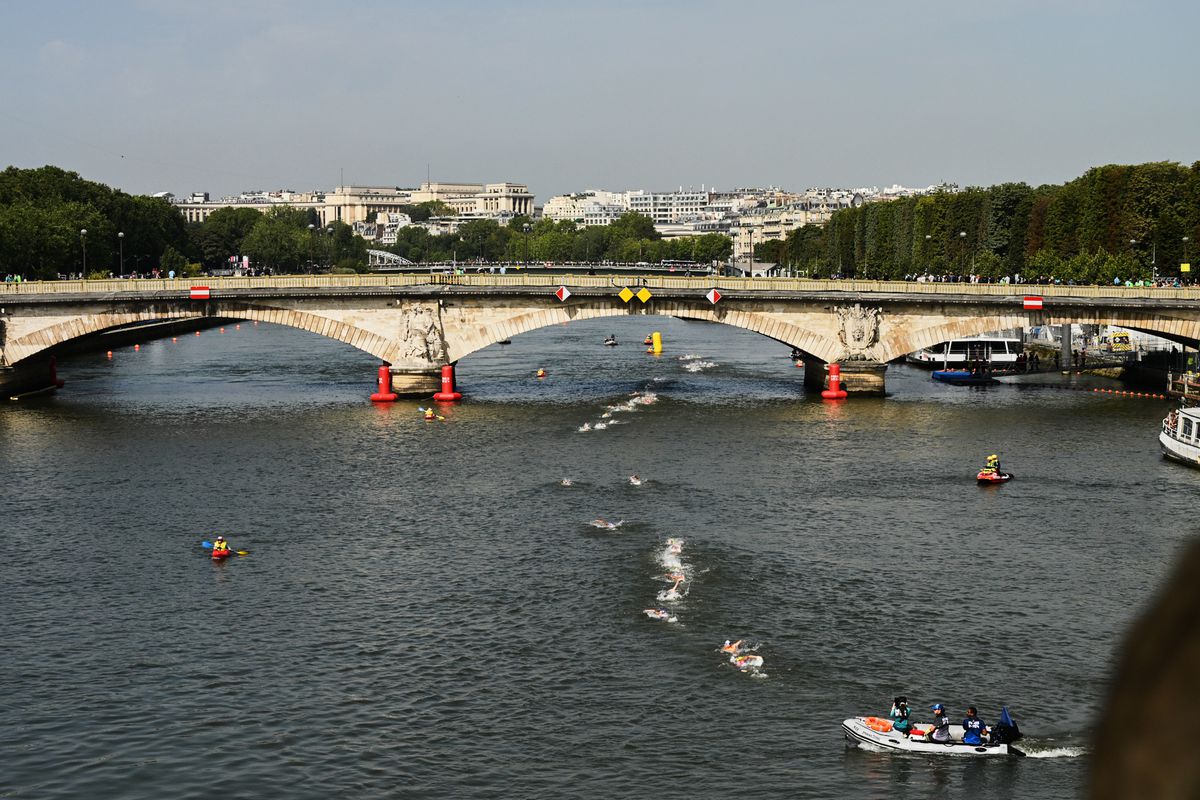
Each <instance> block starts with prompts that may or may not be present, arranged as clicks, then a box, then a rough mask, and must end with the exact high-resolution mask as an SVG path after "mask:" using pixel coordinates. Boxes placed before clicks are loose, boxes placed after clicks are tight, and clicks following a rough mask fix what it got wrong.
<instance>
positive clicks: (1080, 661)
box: [0, 317, 1200, 798]
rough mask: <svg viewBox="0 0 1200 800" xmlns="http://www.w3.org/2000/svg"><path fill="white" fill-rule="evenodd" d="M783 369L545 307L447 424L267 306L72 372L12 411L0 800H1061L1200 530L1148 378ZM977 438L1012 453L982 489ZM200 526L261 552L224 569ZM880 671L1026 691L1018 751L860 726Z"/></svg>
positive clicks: (1191, 477) (680, 332)
mask: <svg viewBox="0 0 1200 800" xmlns="http://www.w3.org/2000/svg"><path fill="white" fill-rule="evenodd" d="M651 329H657V330H660V331H662V332H663V334H664V337H665V340H666V347H667V350H666V353H664V354H663V355H662V356H661V357H658V358H654V357H651V356H648V355H646V354H645V353H644V348H643V347H642V346H641V345H640V341H641V339H642V337H643V336H645V335H646V333H648V332H649V331H650V330H651ZM611 332H615V333H616V334H617V336H618V337H619V338H620V339H621V341H622V345H621V346H620V347H616V348H606V347H603V346H601V340H602V339H603V337H604V336H605V335H606V334H608V333H611ZM682 356H693V357H692V358H687V359H684V358H681V357H682ZM787 356H788V349H787V348H786V347H784V346H782V345H779V344H778V343H775V342H772V341H769V340H767V339H764V338H761V337H758V336H756V335H754V334H749V333H745V332H742V331H738V330H735V329H730V328H726V327H723V326H717V325H709V324H703V323H694V322H684V321H679V320H674V319H663V318H641V317H639V318H629V319H620V320H606V321H593V322H586V323H577V324H573V325H571V326H563V327H554V328H548V329H543V330H540V331H536V332H533V333H529V334H526V335H524V336H521V337H519V338H517V339H515V340H514V341H513V342H512V344H511V345H509V346H499V345H497V346H494V347H491V348H488V349H487V350H485V351H482V352H480V353H478V354H475V355H473V356H471V357H469V358H466V359H464V360H463V361H462V362H461V363H460V364H459V383H460V388H462V390H463V391H464V392H466V394H467V395H468V401H467V402H464V403H462V404H461V405H459V406H455V407H450V408H447V409H445V410H443V411H442V412H441V413H442V414H443V415H444V416H445V419H444V420H442V421H437V422H432V423H427V422H424V421H423V420H422V419H421V415H420V414H419V412H418V411H417V406H418V405H421V404H420V403H416V402H401V403H397V404H395V405H393V406H390V407H374V406H372V405H371V404H370V403H369V402H367V401H366V397H367V395H368V394H369V393H370V392H371V391H372V390H373V378H374V369H375V366H376V363H375V362H374V361H373V360H372V359H371V358H370V357H368V356H366V355H364V354H362V353H360V352H358V351H354V350H352V349H349V348H347V347H346V346H344V345H341V344H339V343H336V342H331V341H328V340H323V339H321V338H318V337H315V336H312V335H309V334H305V333H300V332H296V331H291V330H287V329H282V328H278V327H273V326H268V325H265V324H264V325H250V324H245V323H243V324H242V325H241V326H240V327H238V328H235V327H233V326H232V325H231V326H228V327H227V328H226V330H225V332H224V333H221V332H219V331H216V330H211V331H205V332H204V333H203V334H202V335H201V336H198V337H197V336H181V337H179V338H178V340H177V341H171V340H163V341H157V342H152V343H148V344H146V345H143V346H142V347H141V349H140V350H138V351H135V350H133V349H132V348H126V349H122V350H119V351H117V352H116V353H114V355H113V357H112V359H111V360H109V359H108V358H106V357H105V355H104V354H103V353H95V354H87V355H79V356H75V357H72V358H67V359H64V360H63V362H62V363H61V364H60V374H62V375H63V376H64V377H65V378H66V379H67V381H68V383H67V387H66V389H64V390H63V391H61V392H60V393H59V394H58V395H57V396H55V397H52V398H46V399H40V400H34V401H23V402H21V403H20V404H10V405H8V406H7V407H3V408H0V471H2V475H3V480H4V490H3V494H2V497H0V509H2V516H0V522H2V527H3V542H4V546H5V551H6V559H5V560H6V564H5V569H4V575H5V580H4V581H3V583H0V604H2V606H3V608H4V609H5V617H6V623H7V624H6V626H5V627H6V630H5V636H4V642H5V644H4V648H3V650H2V655H0V663H2V666H3V674H4V675H5V676H6V677H7V679H8V681H7V682H8V687H9V693H8V696H7V698H6V712H5V715H4V718H5V726H4V728H5V734H4V736H3V737H2V739H0V763H3V765H4V768H3V770H2V771H0V796H4V797H22V798H24V797H30V798H64V797H69V798H97V797H106V798H108V797H112V798H116V797H120V798H162V797H174V798H208V797H217V796H222V797H231V798H235V797H245V798H261V797H289V798H327V797H334V796H337V797H366V798H375V797H438V798H441V797H454V798H474V797H578V798H635V797H636V798H642V797H646V796H655V795H658V796H666V795H668V794H669V795H672V796H676V797H727V796H729V795H730V794H731V793H745V792H749V793H752V794H753V795H755V796H758V797H882V796H885V795H892V796H900V797H925V796H931V795H934V796H936V795H942V794H945V795H957V794H960V793H962V792H964V791H969V792H970V793H971V796H972V797H975V798H1009V797H1022V798H1061V797H1069V796H1077V795H1079V794H1080V792H1081V791H1082V789H1083V787H1084V785H1085V774H1086V771H1087V760H1088V756H1087V749H1088V747H1087V742H1088V731H1089V728H1090V727H1091V725H1092V724H1093V722H1094V720H1095V718H1096V716H1097V714H1098V712H1099V711H1100V708H1101V703H1102V699H1103V696H1104V689H1105V683H1106V680H1107V676H1108V673H1109V670H1110V668H1111V667H1112V664H1113V661H1114V652H1115V648H1116V647H1117V645H1118V643H1119V641H1120V638H1121V636H1122V633H1123V631H1124V630H1125V628H1126V626H1127V625H1128V623H1129V622H1130V621H1131V620H1132V619H1133V618H1134V616H1135V615H1136V614H1137V613H1138V611H1139V610H1140V609H1141V608H1143V607H1144V606H1145V605H1146V604H1147V602H1148V601H1149V600H1150V598H1151V597H1152V596H1153V592H1154V590H1155V588H1156V587H1157V586H1158V584H1159V583H1160V581H1161V580H1162V578H1163V577H1164V576H1165V574H1166V573H1167V572H1168V570H1169V568H1170V563H1171V560H1172V557H1173V555H1174V554H1175V552H1176V551H1177V550H1178V549H1179V547H1180V545H1181V544H1182V542H1183V541H1184V539H1185V538H1186V537H1188V536H1190V535H1194V534H1195V533H1196V524H1195V517H1194V513H1193V510H1194V505H1193V504H1192V503H1191V498H1192V497H1194V492H1195V487H1196V482H1197V479H1198V477H1200V473H1196V472H1194V471H1191V470H1188V469H1186V468H1183V467H1179V466H1176V465H1173V464H1170V463H1167V462H1164V461H1162V460H1161V459H1160V457H1159V455H1158V451H1157V443H1156V441H1155V437H1156V435H1157V428H1158V424H1159V420H1160V419H1161V417H1162V415H1163V412H1164V410H1165V408H1166V404H1165V403H1163V402H1162V401H1151V400H1138V399H1129V398H1120V397H1115V396H1110V395H1097V394H1091V393H1084V392H1068V391H1061V390H1052V389H1044V388H1043V389H1028V388H1027V389H1020V388H1014V387H1001V388H994V389H989V390H984V391H980V390H972V389H964V388H955V387H948V386H942V385H938V384H933V383H931V382H930V381H929V379H928V376H927V374H926V373H924V372H921V371H918V370H915V369H910V368H906V367H895V366H894V367H892V369H891V370H890V371H889V375H888V381H889V390H890V391H891V392H892V396H891V397H889V398H887V399H854V400H851V401H849V402H847V403H845V404H843V405H833V406H831V405H827V404H823V403H821V402H820V401H819V400H814V399H813V398H811V397H806V396H805V395H804V392H803V389H802V387H801V370H799V369H796V368H795V367H794V366H793V365H792V363H791V362H790V361H789V360H788V358H787ZM539 367H540V368H544V369H546V370H547V373H548V375H547V377H546V378H545V379H544V380H537V379H536V378H535V377H534V373H535V370H537V369H538V368H539ZM635 392H636V393H639V394H633V393H635ZM631 401H633V402H631ZM614 407H615V408H614ZM606 413H608V414H611V416H608V417H605V416H604V415H605V414H606ZM613 422H615V423H616V424H612V425H609V426H607V427H602V425H604V424H605V423H613ZM598 423H600V424H599V425H598ZM585 424H586V425H587V426H589V427H590V430H586V431H580V428H581V427H584V426H585ZM991 452H999V453H1000V455H1001V456H1002V458H1003V463H1004V467H1005V469H1008V470H1010V471H1012V472H1014V473H1015V474H1016V475H1017V479H1016V480H1014V481H1013V482H1012V483H1010V484H1007V485H1004V486H1001V487H992V488H982V489H981V488H979V487H977V486H976V485H975V482H974V480H973V476H974V471H975V470H976V469H977V468H978V466H979V465H980V464H981V462H982V460H983V458H984V456H986V455H987V454H988V453H991ZM635 473H636V474H637V475H639V476H641V477H642V478H643V479H644V482H643V484H642V485H641V486H634V485H632V484H631V483H630V482H629V480H628V477H629V476H630V475H631V474H635ZM563 478H569V479H570V480H571V481H572V482H573V483H572V485H570V486H563V485H562V484H561V481H562V479H563ZM597 518H602V519H604V520H608V521H610V522H614V523H615V522H618V521H621V520H623V523H622V524H621V525H620V527H617V528H615V529H612V530H610V529H600V528H596V527H594V526H593V525H592V524H591V523H592V522H593V520H596V519H597ZM218 533H223V534H225V535H226V536H228V537H230V539H231V540H232V543H233V545H234V547H235V548H244V549H247V550H249V551H251V552H250V555H248V556H245V557H242V558H237V559H233V560H231V561H230V562H228V563H224V564H213V563H212V562H211V560H210V559H208V558H207V557H206V554H207V551H205V550H203V549H202V548H201V546H200V544H199V542H200V540H201V539H212V538H213V537H214V536H215V535H216V534H218ZM669 537H677V538H680V539H682V540H683V547H682V553H681V554H680V555H679V559H680V564H678V565H670V566H672V567H673V568H674V569H679V568H682V570H683V571H684V573H685V574H686V576H687V580H685V581H684V583H683V584H682V586H681V587H680V588H681V590H682V591H683V592H684V594H683V596H682V597H681V598H680V599H679V600H677V601H670V602H667V601H660V600H658V599H657V595H658V593H659V592H663V591H665V590H667V589H668V588H669V583H668V582H667V581H666V580H665V579H664V578H663V575H664V573H665V572H667V571H668V569H667V566H668V565H669V564H668V565H664V562H663V556H664V553H663V551H664V548H665V542H666V540H667V538H669ZM657 606H662V607H665V608H667V609H668V610H669V611H670V612H671V613H672V614H673V615H674V616H675V618H676V619H677V621H676V622H674V623H668V622H659V621H654V620H651V619H649V618H647V616H646V615H644V614H643V610H644V609H646V608H652V607H657ZM726 639H744V640H746V641H747V642H750V643H756V644H758V650H757V653H758V654H759V655H761V656H763V658H764V664H763V667H762V669H761V670H760V671H759V672H758V673H757V674H754V673H743V672H740V671H738V670H737V669H735V668H734V667H733V666H732V665H731V664H730V663H729V662H728V660H727V658H726V657H725V656H723V655H722V654H721V653H719V652H717V649H718V647H719V646H720V645H721V644H722V642H724V641H725V640H726ZM899 693H904V694H907V695H908V696H909V698H910V699H912V700H913V702H914V707H916V708H917V709H918V713H917V717H918V719H926V718H927V717H928V711H927V709H928V705H929V704H930V703H932V702H939V701H940V702H944V703H946V704H947V705H948V707H949V708H950V710H951V713H952V716H953V717H960V716H961V715H962V713H963V710H964V709H965V707H966V705H967V704H969V703H970V704H974V705H977V706H978V707H979V708H980V711H981V715H982V716H983V717H984V718H985V719H986V720H994V719H995V718H996V716H997V714H998V711H999V706H1000V704H1001V703H1007V704H1009V705H1010V707H1011V708H1012V711H1013V713H1014V715H1015V716H1016V718H1017V720H1018V722H1019V723H1020V724H1021V727H1022V729H1023V731H1024V732H1025V733H1026V734H1027V737H1028V738H1027V739H1026V741H1025V742H1023V745H1024V746H1025V747H1026V749H1028V750H1029V751H1031V753H1032V754H1033V755H1036V756H1039V757H1037V758H1027V759H1020V760H1017V759H1014V760H1011V761H1006V760H996V761H992V760H987V761H986V762H983V761H974V760H955V759H945V758H943V759H936V758H922V757H908V756H900V755H889V754H881V753H871V752H866V751H862V750H857V749H853V748H847V747H846V745H845V743H844V741H843V738H842V735H841V732H840V728H839V725H840V722H841V720H842V719H843V718H845V717H848V716H852V715H856V714H863V713H886V711H887V709H888V706H889V704H890V701H891V698H892V696H893V695H895V694H899Z"/></svg>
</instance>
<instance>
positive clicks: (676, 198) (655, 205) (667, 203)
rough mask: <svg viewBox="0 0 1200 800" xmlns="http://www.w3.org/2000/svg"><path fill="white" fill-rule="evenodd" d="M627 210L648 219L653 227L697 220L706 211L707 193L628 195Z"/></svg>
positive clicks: (641, 191)
mask: <svg viewBox="0 0 1200 800" xmlns="http://www.w3.org/2000/svg"><path fill="white" fill-rule="evenodd" d="M628 203H629V210H630V211H634V212H636V213H638V214H642V215H643V216H647V217H649V218H650V219H651V220H653V221H654V224H655V225H668V224H672V223H676V222H686V221H688V220H691V219H699V218H700V217H701V216H703V215H704V214H705V213H706V211H707V209H708V192H705V191H700V192H696V191H687V192H685V191H683V187H680V189H679V191H677V192H646V191H643V190H640V189H639V190H638V191H636V192H629V194H628Z"/></svg>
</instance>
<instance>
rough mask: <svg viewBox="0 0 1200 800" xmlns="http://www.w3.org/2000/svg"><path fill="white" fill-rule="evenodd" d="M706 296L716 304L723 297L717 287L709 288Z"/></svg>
mask: <svg viewBox="0 0 1200 800" xmlns="http://www.w3.org/2000/svg"><path fill="white" fill-rule="evenodd" d="M704 296H705V297H707V298H708V302H710V303H712V304H713V305H714V306H715V305H716V304H717V301H718V300H720V299H721V293H720V292H718V291H717V290H716V289H709V290H708V294H706V295H704Z"/></svg>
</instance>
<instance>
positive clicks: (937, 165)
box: [0, 0, 1200, 204]
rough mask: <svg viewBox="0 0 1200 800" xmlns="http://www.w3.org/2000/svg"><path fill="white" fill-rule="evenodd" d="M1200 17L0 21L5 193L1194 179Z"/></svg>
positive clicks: (799, 10) (64, 14)
mask: <svg viewBox="0 0 1200 800" xmlns="http://www.w3.org/2000/svg"><path fill="white" fill-rule="evenodd" d="M1198 23H1200V3H1195V2H1191V1H1190V0H1188V1H1180V2H1162V1H1160V0H1147V2H1136V3H1135V2H1127V3H1121V2H1109V0H1096V1H1095V2H1065V0H1063V1H1060V0H1040V1H1038V2H1034V1H1032V0H994V1H993V2H989V3H977V2H971V0H908V1H906V2H901V1H900V0H894V1H892V2H875V1H874V0H858V1H856V2H839V0H825V2H808V0H793V1H792V2H788V1H787V0H755V2H750V3H741V2H730V0H724V1H723V2H715V1H714V2H710V0H587V1H586V2H584V1H582V0H580V1H577V0H557V1H553V0H511V1H510V2H503V1H502V0H495V1H494V2H484V1H483V0H476V1H475V2H468V1H467V0H425V1H424V2H419V3H417V2H407V1H406V0H395V1H394V2H383V1H382V0H355V1H354V2H352V3H340V2H332V3H331V2H328V1H327V0H325V1H323V2H309V0H295V2H285V1H284V0H188V1H187V2H184V1H183V0H161V1H160V2H151V1H150V0H141V1H139V2H135V1H133V0H107V1H106V2H93V1H92V0H88V1H87V2H66V1H65V0H62V1H59V0H36V1H35V0H0V69H2V70H3V72H2V74H3V76H4V81H3V89H0V167H2V166H6V165H15V166H19V167H37V166H41V165H44V164H54V165H57V166H60V167H63V168H65V169H70V170H74V171H76V172H79V173H80V174H81V175H82V176H83V177H85V178H88V179H91V180H96V181H100V182H103V183H107V184H109V185H111V186H114V187H117V188H119V189H122V190H124V191H127V192H131V193H152V192H158V191H169V192H172V193H174V194H176V195H186V194H189V193H191V192H193V191H207V192H209V193H210V194H212V195H213V196H214V197H218V196H221V195H226V194H234V193H237V192H239V191H242V190H248V189H280V188H286V189H294V190H297V191H305V190H311V189H328V188H332V187H334V186H336V185H338V184H339V183H342V182H343V181H344V183H345V184H358V185H362V184H370V185H383V186H417V185H418V184H420V182H421V181H423V180H425V178H426V175H429V176H431V177H432V178H433V179H434V180H442V181H473V182H498V181H506V180H507V181H515V182H518V183H526V184H528V185H529V187H530V189H531V191H533V192H534V194H535V195H536V196H537V202H538V203H539V204H541V203H543V202H544V201H545V200H546V199H548V198H549V197H550V196H552V195H554V194H561V193H566V192H572V191H580V190H583V189H587V188H600V189H609V190H614V191H619V190H624V189H648V190H657V191H665V190H672V189H677V188H679V187H680V186H682V187H685V188H686V187H695V188H699V187H700V186H701V185H703V186H705V187H714V186H715V187H717V188H723V189H728V188H733V187H739V186H768V185H773V186H782V187H785V188H788V189H792V190H801V189H804V188H807V187H810V186H839V187H859V186H881V187H882V186H887V185H891V184H894V183H899V184H902V185H906V186H926V185H929V184H932V183H937V182H940V181H951V182H956V183H959V184H961V185H977V186H986V185H991V184H995V183H1001V182H1005V181H1025V182H1027V183H1031V184H1035V185H1036V184H1041V183H1061V182H1063V181H1067V180H1070V179H1071V178H1073V177H1076V176H1078V175H1079V174H1081V173H1083V172H1084V171H1086V170H1087V169H1088V168H1089V167H1092V166H1096V165H1100V164H1110V163H1141V162H1146V161H1179V162H1183V163H1186V164H1190V163H1192V162H1193V161H1196V160H1197V159H1200V103H1198V102H1197V94H1196V85H1197V82H1196V75H1197V74H1198V73H1200V63H1198V62H1200V58H1198V56H1200V47H1198V46H1197V43H1196V41H1197V40H1196V37H1195V32H1196V30H1197V29H1198Z"/></svg>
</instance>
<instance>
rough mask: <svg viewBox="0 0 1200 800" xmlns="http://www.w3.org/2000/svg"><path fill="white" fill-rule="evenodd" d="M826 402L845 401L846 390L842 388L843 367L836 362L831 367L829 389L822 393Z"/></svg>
mask: <svg viewBox="0 0 1200 800" xmlns="http://www.w3.org/2000/svg"><path fill="white" fill-rule="evenodd" d="M821 397H823V398H825V399H826V400H845V399H846V390H845V389H843V388H842V365H841V364H839V363H837V362H836V361H835V362H834V363H832V364H830V365H829V388H828V389H826V390H825V391H823V392H821Z"/></svg>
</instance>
